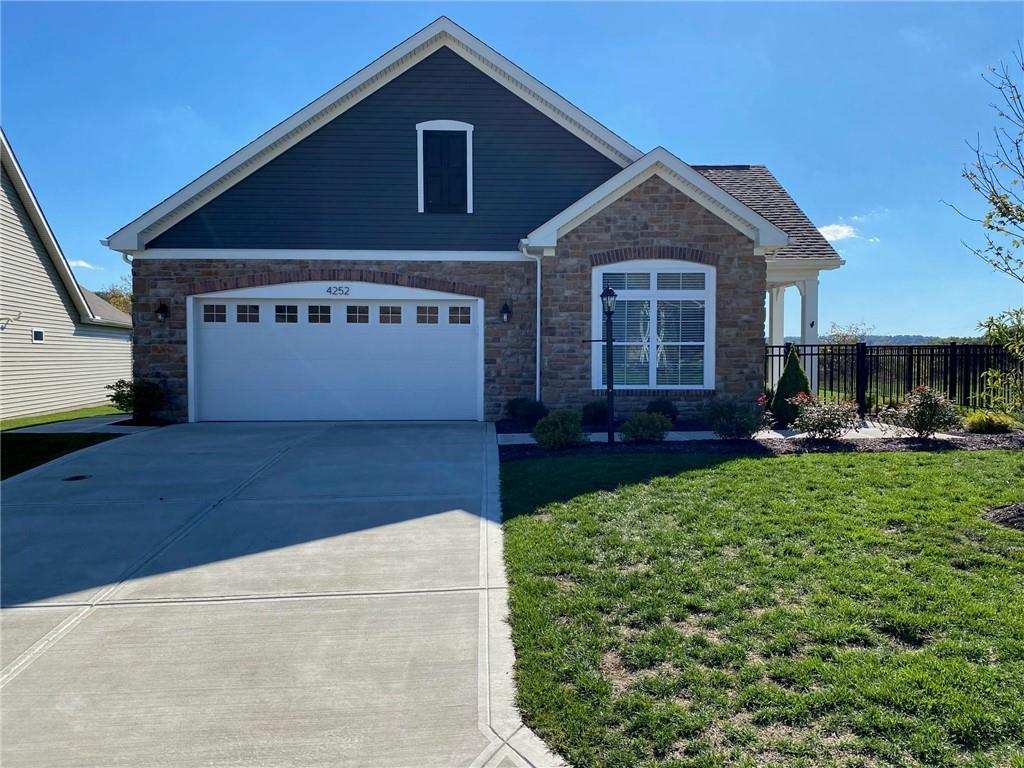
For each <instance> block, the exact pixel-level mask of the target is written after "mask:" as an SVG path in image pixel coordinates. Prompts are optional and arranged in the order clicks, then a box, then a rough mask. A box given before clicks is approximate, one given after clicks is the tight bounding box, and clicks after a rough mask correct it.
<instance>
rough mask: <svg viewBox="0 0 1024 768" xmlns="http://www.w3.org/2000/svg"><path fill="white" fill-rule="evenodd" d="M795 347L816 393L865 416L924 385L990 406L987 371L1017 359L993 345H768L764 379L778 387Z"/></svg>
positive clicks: (957, 399)
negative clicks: (855, 406) (849, 403)
mask: <svg viewBox="0 0 1024 768" xmlns="http://www.w3.org/2000/svg"><path fill="white" fill-rule="evenodd" d="M791 346H792V347H795V348H796V351H797V354H798V355H799V356H800V361H801V363H802V364H803V367H804V371H806V373H807V378H808V380H809V381H810V383H811V389H812V390H814V391H815V394H816V395H817V397H818V398H819V399H821V400H825V401H828V402H835V401H855V402H856V403H857V404H858V406H859V408H860V412H861V415H866V414H874V413H878V411H879V410H881V409H882V408H885V407H887V406H889V405H896V404H898V403H901V402H903V401H904V400H905V399H906V395H907V393H908V392H909V391H911V390H912V389H914V387H917V386H920V385H924V386H926V387H930V388H932V389H935V390H938V391H940V392H943V393H945V395H946V396H947V397H948V398H949V399H950V400H952V401H953V402H955V403H958V404H959V405H962V406H964V407H967V408H986V407H990V406H991V402H990V401H989V398H988V397H987V396H986V392H985V387H984V385H983V384H984V383H983V374H984V373H985V371H988V370H993V369H995V370H1001V371H1007V370H1010V369H1011V368H1012V367H1013V366H1014V365H1016V364H1019V363H1015V361H1014V358H1013V357H1012V356H1011V355H1010V354H1009V352H1007V350H1006V349H1005V348H1003V347H999V346H993V345H990V344H957V343H955V342H953V343H950V344H933V345H901V346H877V347H876V346H868V345H867V344H785V345H780V346H773V345H768V346H766V347H765V360H764V379H765V386H766V388H770V389H774V388H775V384H776V383H777V382H778V380H779V376H781V375H782V369H783V367H784V366H785V364H786V357H787V355H788V354H789V348H790V347H791Z"/></svg>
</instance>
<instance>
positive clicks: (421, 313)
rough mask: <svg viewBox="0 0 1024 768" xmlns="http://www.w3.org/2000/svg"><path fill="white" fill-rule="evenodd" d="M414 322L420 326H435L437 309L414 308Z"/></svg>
mask: <svg viewBox="0 0 1024 768" xmlns="http://www.w3.org/2000/svg"><path fill="white" fill-rule="evenodd" d="M416 322H417V323H420V324H422V325H437V307H416Z"/></svg>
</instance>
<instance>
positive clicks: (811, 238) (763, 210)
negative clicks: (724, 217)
mask: <svg viewBox="0 0 1024 768" xmlns="http://www.w3.org/2000/svg"><path fill="white" fill-rule="evenodd" d="M692 167H693V169H694V170H695V171H697V172H698V173H700V174H701V175H702V176H705V177H706V178H708V179H710V180H711V181H712V182H714V183H715V184H717V185H718V186H719V187H721V188H722V189H724V190H725V191H726V192H728V193H729V194H730V195H732V196H733V197H735V198H736V199H737V200H739V201H740V202H741V203H743V204H744V205H746V206H747V207H748V208H751V209H752V210H753V211H755V212H756V213H758V214H760V215H761V216H764V217H765V218H766V219H768V221H770V222H771V223H772V224H774V225H775V226H777V227H778V228H779V229H781V230H782V231H783V232H785V233H786V234H787V235H789V239H790V244H789V245H787V246H785V247H784V248H780V249H779V250H777V251H776V252H775V254H774V255H775V257H776V258H781V259H838V258H839V254H838V253H836V251H835V249H834V248H833V247H832V246H831V245H829V242H828V240H826V239H825V238H824V237H822V235H821V233H820V232H819V231H818V229H817V227H815V226H814V224H813V223H811V220H810V219H809V218H807V214H806V213H804V212H803V211H802V210H800V206H798V205H797V204H796V201H795V200H793V198H792V197H790V196H789V193H788V192H787V191H786V190H785V189H783V188H782V185H781V184H779V180H778V179H776V178H775V176H774V175H772V172H771V171H769V170H768V169H767V168H766V167H765V166H763V165H694V166H692Z"/></svg>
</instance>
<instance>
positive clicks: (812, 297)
mask: <svg viewBox="0 0 1024 768" xmlns="http://www.w3.org/2000/svg"><path fill="white" fill-rule="evenodd" d="M796 285H797V288H799V289H800V343H801V344H817V343H818V276H817V275H815V276H814V277H809V278H807V279H806V280H801V281H800V282H799V283H797V284H796Z"/></svg>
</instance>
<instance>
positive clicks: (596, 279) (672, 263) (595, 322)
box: [590, 259, 716, 392]
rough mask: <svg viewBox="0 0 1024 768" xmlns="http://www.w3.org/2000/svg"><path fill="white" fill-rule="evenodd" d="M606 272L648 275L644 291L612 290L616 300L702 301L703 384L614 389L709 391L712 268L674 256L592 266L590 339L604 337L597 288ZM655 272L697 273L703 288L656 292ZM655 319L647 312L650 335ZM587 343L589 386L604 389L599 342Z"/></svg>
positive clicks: (620, 387) (653, 379) (712, 367)
mask: <svg viewBox="0 0 1024 768" xmlns="http://www.w3.org/2000/svg"><path fill="white" fill-rule="evenodd" d="M606 272H646V273H649V274H650V275H651V282H650V284H651V286H652V287H651V288H649V289H646V290H631V289H625V288H624V289H622V290H618V289H616V291H615V293H616V295H617V296H618V301H636V300H639V301H644V300H647V301H654V300H657V299H666V300H679V299H696V300H702V301H703V302H704V383H703V384H699V385H698V384H661V385H659V384H656V383H655V384H648V385H647V386H638V385H626V384H616V385H615V389H617V390H634V391H642V392H643V391H657V390H676V391H679V390H699V391H705V390H713V389H714V388H715V294H716V281H715V268H714V267H713V266H709V265H706V264H697V263H694V262H688V261H679V260H675V259H661V260H644V261H619V262H616V263H614V264H605V265H602V266H600V267H594V268H593V270H592V271H591V282H590V294H591V338H592V339H603V338H604V308H603V307H602V305H601V295H600V294H601V291H602V283H603V276H604V274H605V273H606ZM658 272H699V273H703V274H704V290H703V291H693V290H688V291H683V290H679V291H659V290H657V289H656V287H655V286H657V273H658ZM656 322H657V320H656V314H655V313H653V312H652V313H651V324H652V327H651V338H652V341H651V342H650V343H652V344H653V343H655V342H654V341H653V339H654V336H655V328H654V324H655V323H656ZM602 343H603V342H594V343H593V344H591V347H592V354H591V356H590V359H591V387H592V388H593V389H604V382H603V381H602V374H603V372H602V366H601V346H600V345H601V344H602ZM656 365H657V361H656V359H655V356H654V355H652V356H651V373H650V374H649V376H650V378H649V381H650V382H656V381H657V378H656V377H655V366H656Z"/></svg>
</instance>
